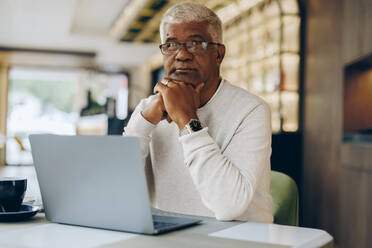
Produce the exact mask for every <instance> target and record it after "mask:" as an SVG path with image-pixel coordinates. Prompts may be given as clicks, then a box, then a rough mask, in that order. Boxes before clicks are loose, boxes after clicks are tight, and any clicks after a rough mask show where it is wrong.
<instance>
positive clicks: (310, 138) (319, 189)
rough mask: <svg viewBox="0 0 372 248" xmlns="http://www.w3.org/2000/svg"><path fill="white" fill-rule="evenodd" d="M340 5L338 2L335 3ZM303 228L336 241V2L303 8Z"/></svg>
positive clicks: (338, 115)
mask: <svg viewBox="0 0 372 248" xmlns="http://www.w3.org/2000/svg"><path fill="white" fill-rule="evenodd" d="M340 3H341V4H340ZM306 12H307V20H306V22H307V27H306V30H307V31H306V51H305V54H306V63H305V85H304V95H305V98H304V162H303V166H304V168H303V183H304V185H303V191H302V195H303V201H302V203H303V204H302V207H303V225H304V226H310V227H318V228H322V229H325V230H327V231H328V232H329V233H330V234H331V235H332V236H333V237H334V238H335V240H336V242H337V240H338V239H339V204H338V202H339V198H338V196H339V194H338V192H339V160H340V158H339V154H340V143H341V137H342V100H343V93H342V92H343V91H342V85H343V84H342V80H343V79H342V75H343V69H342V55H341V51H342V42H341V40H342V22H340V20H342V1H339V0H329V1H316V0H310V1H308V2H307V6H306Z"/></svg>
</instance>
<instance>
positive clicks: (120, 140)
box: [30, 134, 200, 234]
mask: <svg viewBox="0 0 372 248" xmlns="http://www.w3.org/2000/svg"><path fill="white" fill-rule="evenodd" d="M30 142H31V149H32V156H33V159H34V164H35V169H36V174H37V178H38V181H39V186H40V191H41V196H42V200H43V205H44V209H45V216H46V218H47V219H48V220H49V221H51V222H56V223H63V224H72V225H79V226H88V227H96V228H103V229H110V230H118V231H126V232H134V233H144V234H159V233H162V232H167V231H171V230H175V229H179V228H181V227H186V226H190V225H193V224H196V223H199V222H200V220H197V219H189V218H181V217H173V216H154V215H152V213H151V205H150V201H149V194H148V189H147V184H146V177H145V172H144V165H143V164H142V158H141V152H140V145H139V141H138V139H137V138H135V137H123V136H60V135H51V134H40V135H39V134H38V135H30Z"/></svg>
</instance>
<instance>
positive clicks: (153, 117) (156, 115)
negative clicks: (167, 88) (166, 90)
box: [141, 94, 172, 125]
mask: <svg viewBox="0 0 372 248" xmlns="http://www.w3.org/2000/svg"><path fill="white" fill-rule="evenodd" d="M141 114H142V116H143V117H144V118H145V119H146V120H148V121H149V122H151V123H152V124H154V125H156V124H158V123H159V122H160V121H161V120H164V119H167V121H168V122H171V121H172V120H171V119H170V118H169V116H168V115H167V112H165V106H164V103H163V98H162V96H161V94H156V95H155V96H154V97H153V99H152V100H151V102H150V104H149V105H147V107H146V108H145V109H144V110H142V113H141Z"/></svg>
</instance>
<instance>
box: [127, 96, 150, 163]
mask: <svg viewBox="0 0 372 248" xmlns="http://www.w3.org/2000/svg"><path fill="white" fill-rule="evenodd" d="M151 97H152V96H150V97H149V98H146V99H144V100H142V101H141V102H140V103H139V104H138V106H137V107H136V109H135V110H134V112H133V114H132V117H131V118H130V120H129V122H128V125H127V126H126V127H125V128H124V132H123V135H124V136H134V137H137V138H138V139H139V142H140V146H141V154H142V162H143V164H144V165H145V161H146V158H147V156H148V154H149V144H150V141H151V133H152V131H153V130H154V128H155V127H156V125H154V124H152V123H151V122H149V121H148V120H146V119H145V118H144V117H143V116H142V113H141V112H142V110H143V109H144V108H145V106H146V105H147V104H148V102H150V101H151Z"/></svg>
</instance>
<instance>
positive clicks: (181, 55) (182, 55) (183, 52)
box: [176, 46, 194, 61]
mask: <svg viewBox="0 0 372 248" xmlns="http://www.w3.org/2000/svg"><path fill="white" fill-rule="evenodd" d="M193 56H194V55H193V54H192V53H190V52H189V51H187V48H186V46H182V47H180V49H179V50H178V51H177V54H176V60H179V61H186V60H192V58H193Z"/></svg>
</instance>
